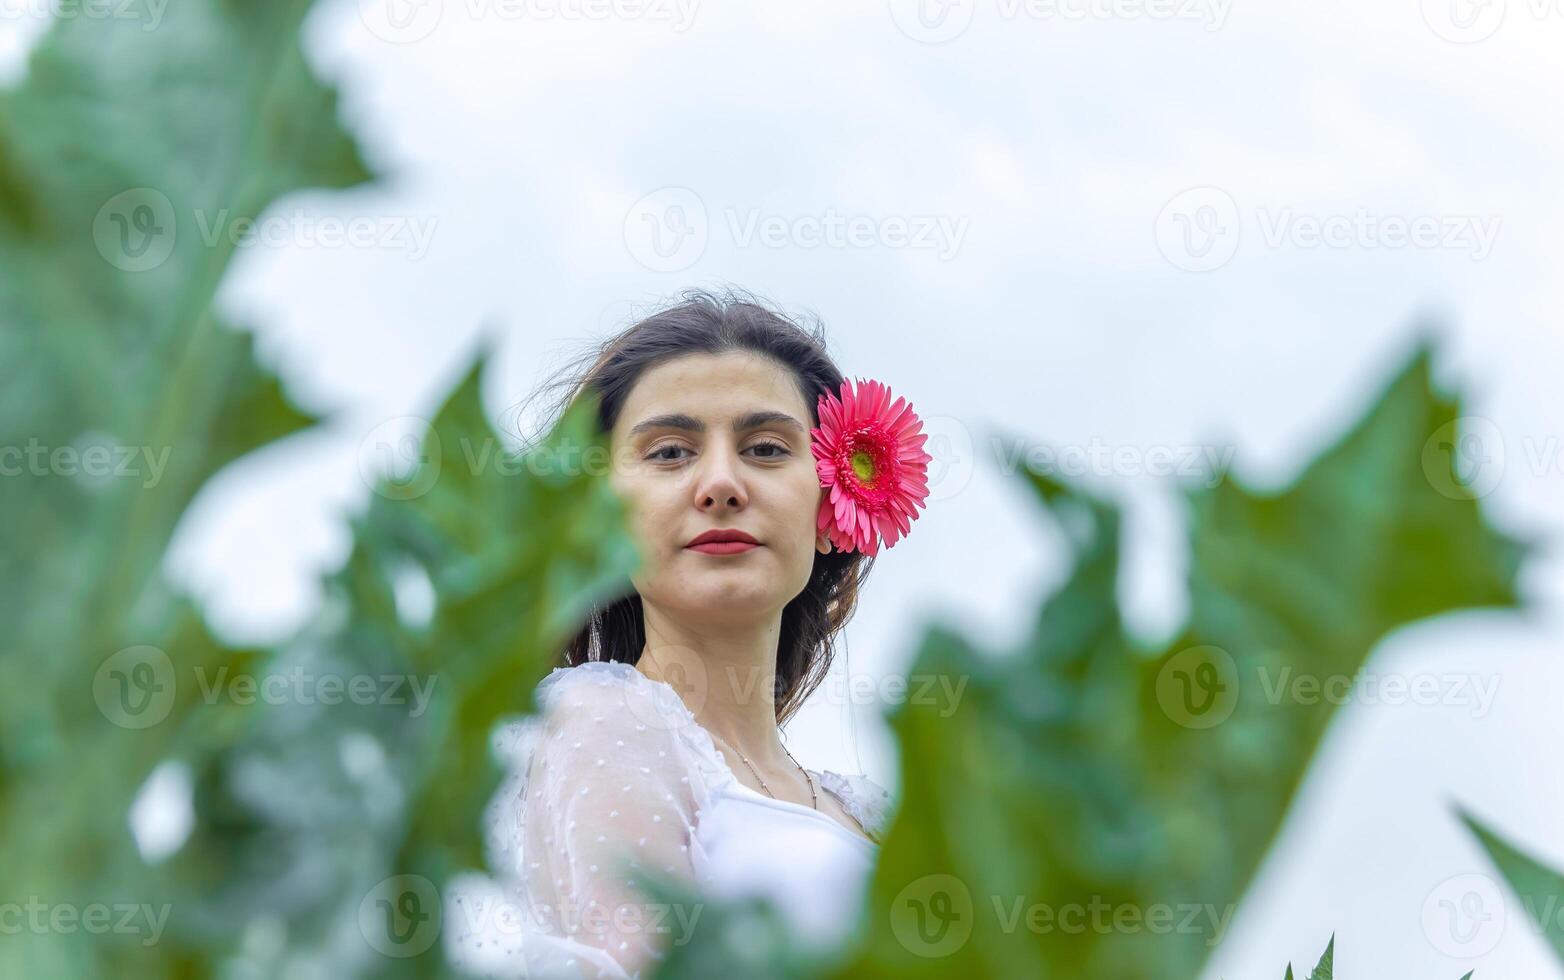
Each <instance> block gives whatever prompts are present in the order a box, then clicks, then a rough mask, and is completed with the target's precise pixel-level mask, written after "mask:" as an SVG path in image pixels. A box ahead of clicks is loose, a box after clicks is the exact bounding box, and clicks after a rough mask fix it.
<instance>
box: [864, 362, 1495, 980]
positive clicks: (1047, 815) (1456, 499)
mask: <svg viewBox="0 0 1564 980" xmlns="http://www.w3.org/2000/svg"><path fill="white" fill-rule="evenodd" d="M1458 416H1459V409H1458V406H1457V405H1456V404H1455V403H1454V402H1453V401H1452V400H1450V399H1448V398H1447V397H1445V396H1443V395H1441V394H1440V393H1438V392H1436V391H1435V390H1434V388H1433V385H1432V381H1431V379H1430V367H1429V356H1428V354H1427V352H1426V351H1425V352H1419V353H1418V354H1417V356H1416V357H1414V358H1413V359H1412V360H1411V362H1410V363H1409V364H1408V365H1407V366H1406V367H1405V369H1404V370H1403V371H1401V372H1400V374H1399V375H1398V376H1397V377H1396V378H1395V379H1394V380H1393V381H1392V382H1391V383H1390V385H1389V386H1388V387H1387V388H1386V390H1385V391H1384V393H1383V394H1382V396H1381V397H1380V398H1379V399H1378V400H1377V403H1376V404H1375V405H1374V407H1373V409H1372V411H1370V412H1369V414H1368V415H1367V416H1366V417H1365V418H1364V419H1363V420H1362V422H1360V423H1359V424H1358V425H1357V426H1355V427H1354V428H1353V429H1352V431H1350V432H1349V433H1347V434H1346V435H1345V436H1343V437H1342V438H1341V440H1340V441H1339V442H1337V443H1336V444H1335V445H1334V446H1333V447H1331V448H1330V449H1329V450H1327V451H1326V452H1325V453H1324V454H1323V455H1322V456H1321V457H1320V458H1319V459H1318V460H1316V461H1315V462H1313V463H1312V464H1311V465H1309V466H1308V468H1307V469H1305V470H1304V471H1303V472H1302V474H1301V475H1300V476H1299V477H1298V478H1297V479H1296V480H1295V481H1294V482H1293V483H1292V484H1291V485H1289V486H1286V487H1284V488H1280V489H1276V490H1260V489H1254V488H1249V487H1244V486H1240V485H1239V484H1237V483H1236V482H1234V481H1233V480H1232V479H1231V478H1228V479H1224V480H1222V481H1221V482H1219V483H1218V484H1217V485H1216V486H1214V487H1213V488H1210V489H1202V488H1194V489H1191V490H1189V491H1188V492H1187V502H1188V509H1189V515H1190V528H1189V534H1190V554H1191V563H1190V569H1189V590H1190V614H1189V621H1188V623H1187V625H1186V626H1185V628H1184V629H1183V631H1182V632H1181V634H1180V635H1179V637H1178V638H1177V640H1176V641H1175V642H1174V643H1172V644H1171V645H1169V646H1168V647H1166V648H1164V649H1161V650H1147V649H1144V648H1143V647H1142V646H1141V645H1140V644H1138V643H1137V642H1135V641H1134V640H1133V638H1131V637H1130V636H1129V635H1128V634H1127V632H1126V630H1125V627H1124V624H1123V622H1122V620H1121V617H1120V613H1119V608H1118V603H1117V599H1116V595H1115V585H1116V581H1117V578H1118V569H1119V564H1118V562H1119V551H1120V526H1121V520H1120V517H1119V510H1118V508H1117V507H1116V506H1115V505H1114V504H1112V503H1111V502H1109V501H1107V500H1103V499H1098V498H1095V497H1092V496H1090V495H1088V494H1086V493H1084V492H1082V491H1079V490H1075V489H1072V488H1070V487H1068V486H1065V485H1064V484H1061V483H1060V482H1058V481H1056V480H1054V479H1053V478H1052V477H1050V476H1048V475H1047V474H1044V473H1038V472H1028V473H1026V474H1025V479H1026V481H1027V483H1028V485H1029V486H1030V487H1031V488H1032V489H1033V490H1034V492H1035V493H1036V495H1037V497H1038V499H1039V501H1040V502H1041V503H1043V504H1044V505H1045V506H1046V507H1047V508H1048V509H1049V510H1050V511H1051V512H1052V513H1053V514H1054V515H1055V516H1056V517H1057V519H1058V523H1059V525H1060V527H1061V528H1062V529H1063V530H1064V531H1065V533H1066V536H1067V538H1068V540H1069V542H1070V545H1069V546H1070V549H1071V551H1072V554H1073V559H1074V568H1073V571H1072V572H1071V574H1070V577H1069V579H1068V581H1067V582H1066V583H1065V585H1064V586H1063V587H1062V589H1061V590H1060V591H1059V592H1058V593H1057V594H1055V595H1054V596H1053V597H1051V598H1050V599H1049V600H1048V601H1047V602H1046V603H1045V604H1044V606H1043V608H1042V610H1041V614H1040V616H1039V619H1038V627H1037V629H1036V631H1035V632H1034V633H1033V635H1032V636H1031V637H1029V638H1028V639H1027V640H1026V641H1025V642H1023V643H1022V644H1021V645H1020V647H1019V648H1018V649H1013V650H1003V651H985V650H980V649H978V648H977V647H975V646H974V645H973V644H971V643H970V642H968V641H967V640H965V639H964V638H963V637H961V636H960V635H959V634H957V633H956V632H955V631H953V630H951V629H948V628H945V627H942V626H935V627H933V628H931V629H930V630H929V632H928V634H927V636H926V637H925V638H924V640H923V643H922V645H921V647H920V649H919V651H918V655H917V658H916V660H915V662H914V666H913V668H912V673H913V675H914V676H915V677H918V678H928V677H934V678H943V679H944V681H945V682H946V684H947V685H948V688H947V689H950V690H955V689H961V690H963V692H964V693H963V694H962V696H961V697H960V698H959V699H958V700H957V703H955V704H954V705H950V704H936V705H928V704H920V703H913V702H909V703H907V704H905V705H901V706H899V708H898V709H897V711H896V712H895V713H894V714H893V716H892V718H891V722H892V726H893V728H894V730H895V732H896V734H897V736H898V738H899V740H900V754H901V759H902V772H901V786H902V794H903V798H902V802H901V805H900V812H899V813H898V815H897V817H896V820H895V822H894V825H893V827H892V828H891V832H890V835H889V838H888V840H887V841H886V843H885V845H884V847H883V849H882V853H881V859H880V865H879V868H878V871H877V875H876V878H875V881H874V884H873V889H872V896H871V904H870V915H869V917H868V921H869V922H870V923H871V931H870V934H869V935H868V936H867V937H866V939H865V941H864V943H863V945H862V947H861V949H860V951H859V954H858V957H857V958H856V959H855V960H854V961H853V962H852V963H851V964H850V966H849V967H847V968H846V969H845V970H843V971H842V974H841V975H844V976H846V975H852V976H879V977H891V976H897V977H904V976H910V977H918V976H926V977H933V976H944V975H947V974H950V973H975V974H979V975H991V976H1022V975H1032V976H1037V975H1042V976H1113V977H1121V978H1145V980H1163V978H1182V977H1189V976H1194V975H1197V974H1198V973H1199V972H1200V970H1201V967H1202V964H1204V962H1205V961H1206V959H1207V957H1208V956H1209V955H1210V952H1211V950H1212V949H1213V948H1214V947H1215V946H1216V945H1217V943H1218V942H1219V941H1220V940H1221V938H1222V936H1223V935H1224V934H1225V930H1226V927H1227V924H1228V922H1229V921H1230V917H1231V915H1232V913H1233V911H1234V909H1235V908H1236V903H1237V902H1238V901H1239V900H1240V898H1241V897H1242V895H1243V893H1244V890H1245V888H1246V887H1247V885H1248V883H1249V881H1250V879H1251V878H1252V876H1253V875H1254V872H1255V869H1256V868H1257V867H1258V865H1259V862H1260V861H1261V859H1262V858H1263V857H1264V855H1265V853H1266V851H1267V850H1268V849H1269V847H1270V846H1271V842H1272V841H1273V839H1274V838H1275V835H1276V833H1277V830H1278V828H1279V827H1280V825H1281V822H1282V820H1283V818H1284V816H1285V814H1286V812H1287V808H1288V806H1289V805H1290V803H1291V801H1292V799H1293V796H1294V794H1295V792H1296V791H1297V787H1298V785H1299V783H1300V782H1301V780H1302V778H1303V775H1304V773H1305V771H1306V770H1307V767H1308V765H1309V762H1310V759H1311V758H1312V757H1313V754H1314V752H1315V750H1316V748H1317V747H1318V744H1319V741H1320V738H1321V737H1322V735H1323V733H1324V731H1325V729H1326V727H1327V725H1328V724H1329V722H1330V720H1331V717H1332V715H1333V714H1334V706H1333V705H1332V704H1331V703H1330V701H1329V700H1328V699H1324V698H1318V699H1313V700H1311V699H1308V698H1302V697H1296V696H1292V695H1291V694H1290V693H1289V691H1290V689H1289V687H1288V683H1289V682H1290V679H1292V678H1296V677H1297V676H1299V675H1307V676H1309V677H1313V678H1315V679H1316V680H1324V679H1327V678H1330V677H1336V676H1339V677H1341V678H1342V679H1343V680H1350V679H1351V678H1353V677H1354V676H1355V675H1356V674H1357V672H1358V671H1359V670H1360V668H1361V667H1362V666H1363V664H1364V662H1365V661H1366V660H1367V658H1368V656H1369V654H1370V653H1371V652H1372V650H1373V649H1374V647H1375V646H1376V645H1377V644H1378V643H1379V642H1380V640H1381V639H1383V638H1384V636H1386V635H1387V634H1388V633H1390V632H1392V631H1394V630H1395V629H1397V628H1399V627H1400V626H1402V625H1404V624H1406V623H1410V622H1413V621H1416V620H1419V619H1423V618H1426V617H1429V616H1434V615H1437V614H1440V613H1443V612H1448V611H1452V610H1457V609H1463V608H1473V607H1482V606H1498V607H1504V606H1512V605H1514V604H1515V602H1516V598H1515V590H1514V579H1515V573H1516V570H1517V568H1518V566H1519V564H1520V562H1521V560H1522V557H1523V553H1524V552H1523V548H1522V547H1521V546H1520V545H1519V544H1518V543H1517V542H1515V541H1513V540H1511V539H1510V538H1508V537H1506V536H1505V535H1503V534H1501V533H1499V532H1496V531H1495V530H1493V529H1492V528H1491V527H1489V526H1488V525H1487V523H1486V522H1485V521H1484V520H1483V518H1482V516H1481V513H1480V511H1479V508H1478V505H1477V502H1476V501H1475V500H1474V499H1473V498H1472V497H1471V496H1470V495H1469V494H1468V493H1466V492H1465V490H1464V487H1463V486H1462V485H1461V484H1459V483H1458V482H1453V481H1452V480H1451V479H1450V478H1449V472H1450V471H1449V470H1447V469H1442V468H1441V467H1447V466H1449V465H1450V459H1449V452H1450V448H1451V447H1450V446H1449V444H1448V443H1449V442H1450V440H1448V439H1443V438H1442V437H1441V435H1440V434H1441V433H1448V432H1450V431H1451V430H1452V426H1453V424H1454V423H1455V420H1456V418H1457V417H1458ZM962 685H965V686H964V687H962ZM1277 692H1280V693H1279V694H1278V693H1277ZM1116 917H1117V918H1116ZM1071 923H1074V924H1075V925H1076V926H1077V928H1071V929H1067V928H1065V926H1066V925H1069V924H1071Z"/></svg>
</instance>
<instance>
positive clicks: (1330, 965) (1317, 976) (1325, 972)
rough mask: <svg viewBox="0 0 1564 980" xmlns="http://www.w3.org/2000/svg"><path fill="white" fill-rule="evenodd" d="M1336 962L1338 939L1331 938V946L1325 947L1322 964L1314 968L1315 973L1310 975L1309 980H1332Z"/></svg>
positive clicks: (1321, 958)
mask: <svg viewBox="0 0 1564 980" xmlns="http://www.w3.org/2000/svg"><path fill="white" fill-rule="evenodd" d="M1335 962H1336V937H1335V936H1332V937H1330V945H1328V946H1326V947H1325V954H1324V955H1323V956H1321V957H1320V962H1319V963H1317V964H1316V965H1315V967H1314V972H1313V973H1311V974H1309V980H1331V971H1332V970H1333V969H1334V967H1335Z"/></svg>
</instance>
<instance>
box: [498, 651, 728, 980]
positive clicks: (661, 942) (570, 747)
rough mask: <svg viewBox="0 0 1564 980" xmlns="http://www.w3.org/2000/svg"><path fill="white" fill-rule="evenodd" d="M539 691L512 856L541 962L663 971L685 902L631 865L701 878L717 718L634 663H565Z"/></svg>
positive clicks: (578, 970)
mask: <svg viewBox="0 0 1564 980" xmlns="http://www.w3.org/2000/svg"><path fill="white" fill-rule="evenodd" d="M632 675H634V676H632ZM669 699H672V700H671V702H670V701H669ZM539 701H540V708H541V719H540V721H541V725H540V727H538V729H537V730H536V734H535V739H534V741H533V743H532V751H531V753H530V759H529V760H528V761H527V768H526V774H525V779H524V782H523V785H522V788H521V791H520V800H519V804H520V805H519V811H518V813H517V821H518V827H517V832H518V841H517V842H518V844H519V847H518V848H517V852H516V853H515V854H514V855H513V860H515V861H516V862H517V865H518V866H517V867H516V868H514V870H515V871H516V873H517V875H518V877H519V880H520V883H521V887H522V891H523V893H524V894H525V896H526V902H527V906H528V913H529V915H528V917H529V919H530V920H531V922H530V923H529V929H530V930H532V932H531V934H529V935H527V936H525V937H524V939H523V953H524V955H525V959H526V963H527V966H528V968H529V972H531V974H532V975H534V976H582V977H599V976H602V977H626V976H629V977H634V976H637V975H638V974H639V973H640V972H641V971H643V970H644V971H645V972H646V973H650V972H651V969H650V967H651V966H652V965H653V962H654V961H655V960H656V959H659V958H661V956H662V954H663V952H664V951H665V949H666V948H667V944H668V942H669V941H670V938H671V936H672V935H677V934H678V933H679V932H680V923H679V921H678V917H677V914H676V913H677V912H678V911H679V910H670V909H667V908H666V907H664V906H660V905H655V904H653V903H652V902H650V900H649V899H648V898H647V897H646V896H645V895H643V894H642V892H641V891H640V889H638V888H637V887H636V886H635V885H634V883H633V882H632V881H631V879H630V872H631V870H632V869H634V868H642V869H646V870H649V871H657V872H663V873H666V874H671V875H674V876H676V877H679V878H681V879H684V880H686V881H690V882H691V883H694V884H697V885H698V884H699V883H698V882H695V881H694V879H695V874H696V871H695V869H696V868H697V867H698V866H699V863H698V860H697V855H696V853H695V851H696V850H697V849H698V848H699V844H698V842H697V840H696V837H695V829H696V827H697V825H698V823H699V821H700V818H701V814H702V811H703V809H704V808H705V807H706V806H707V805H708V804H709V803H710V802H711V800H712V798H713V795H714V788H713V787H712V786H711V785H710V783H711V781H712V780H711V777H712V775H713V774H715V773H716V770H714V769H713V768H712V767H711V759H709V758H707V757H706V755H705V753H706V752H707V751H709V752H710V753H711V755H712V756H713V757H715V749H714V748H711V747H710V746H709V736H707V743H708V744H706V745H702V744H701V743H700V740H699V734H703V733H704V730H702V729H700V728H698V726H695V725H694V723H693V719H692V718H690V716H689V713H688V710H687V709H686V708H685V707H684V705H683V703H682V702H681V701H680V700H679V698H678V695H677V694H675V693H674V691H673V690H672V688H669V687H668V686H667V685H664V684H659V683H657V682H654V681H651V680H650V679H648V678H646V677H645V676H644V675H641V674H640V673H639V672H638V671H636V670H635V668H634V667H633V666H631V665H629V664H619V663H614V664H608V663H603V664H596V663H594V664H584V665H581V666H578V667H574V668H563V669H561V670H558V671H556V672H555V673H554V675H551V677H549V678H547V679H546V680H545V682H544V683H543V684H540V685H539ZM719 764H720V763H719ZM722 771H724V772H725V771H727V770H726V767H725V766H723V770H722Z"/></svg>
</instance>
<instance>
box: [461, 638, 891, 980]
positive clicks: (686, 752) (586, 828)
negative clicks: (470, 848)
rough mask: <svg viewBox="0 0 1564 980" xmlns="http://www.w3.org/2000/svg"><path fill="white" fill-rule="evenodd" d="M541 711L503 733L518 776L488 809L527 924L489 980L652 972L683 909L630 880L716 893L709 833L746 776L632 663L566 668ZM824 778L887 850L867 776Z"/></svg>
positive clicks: (674, 697) (877, 798) (507, 939)
mask: <svg viewBox="0 0 1564 980" xmlns="http://www.w3.org/2000/svg"><path fill="white" fill-rule="evenodd" d="M537 701H538V705H539V714H538V715H537V716H534V717H530V718H527V719H524V720H522V721H519V722H515V723H513V724H511V725H508V726H506V728H505V730H504V731H503V733H502V736H501V739H502V743H504V744H502V745H501V746H500V748H501V750H502V752H503V751H504V750H505V748H506V746H507V745H508V747H509V751H510V756H511V761H512V763H513V769H512V775H511V778H510V780H509V781H508V783H507V784H506V785H505V786H504V787H502V790H501V793H500V795H499V796H498V797H497V798H496V803H495V809H494V810H493V811H491V821H492V823H491V827H492V835H491V842H490V843H491V852H492V853H493V854H494V855H495V857H496V862H495V864H496V867H498V868H500V869H501V870H502V871H505V872H509V876H510V879H511V880H510V881H509V885H510V889H509V890H510V893H511V896H512V898H511V901H514V902H515V904H516V905H517V907H518V909H519V912H520V915H519V917H518V918H519V922H518V923H516V924H515V926H514V927H513V928H512V929H510V930H509V933H508V934H507V935H505V936H504V937H503V941H502V942H501V943H499V944H498V945H500V946H501V947H502V948H499V949H496V948H493V947H494V946H495V945H496V944H495V943H493V942H492V941H491V942H490V948H489V949H488V950H487V951H486V953H487V955H486V956H484V957H482V959H483V960H484V961H485V962H486V963H487V965H488V966H489V967H490V969H489V970H488V971H487V972H488V973H489V975H491V976H502V975H509V976H531V977H556V976H564V977H587V978H595V977H631V978H633V977H640V976H649V975H650V974H651V973H652V972H654V967H655V963H656V961H657V960H658V959H660V958H661V956H662V955H663V950H664V944H665V943H666V942H667V941H668V939H667V936H668V931H669V930H668V927H669V926H670V925H672V924H673V919H672V915H673V914H674V913H672V912H670V911H669V910H667V909H666V908H665V907H663V906H661V905H659V904H657V903H654V902H652V901H651V900H650V899H649V898H648V897H647V896H645V895H643V894H642V892H641V891H640V890H639V889H638V888H637V887H636V886H635V885H634V884H633V883H632V881H631V879H630V873H631V871H632V870H633V869H637V868H640V869H644V870H646V871H649V872H661V873H662V874H664V875H671V876H675V877H677V878H679V879H681V880H683V881H686V882H689V883H691V884H692V885H693V886H694V887H696V888H697V889H698V890H707V886H709V885H710V884H711V879H710V875H709V874H708V875H706V879H707V880H705V881H700V880H697V877H698V876H697V873H696V870H695V869H697V868H710V867H711V866H712V860H711V855H708V854H706V853H704V851H703V844H702V838H701V835H700V834H699V833H698V831H699V829H700V826H701V820H702V817H703V816H704V815H706V813H707V812H708V811H709V810H710V809H711V808H712V807H713V806H715V805H716V804H717V802H718V801H719V800H720V799H721V798H722V796H723V791H724V790H725V789H727V788H729V786H730V784H732V783H734V782H736V779H735V777H734V775H733V772H732V770H731V769H730V768H729V767H728V765H727V763H726V762H725V761H724V759H723V758H722V756H721V755H720V754H719V753H718V752H717V749H716V747H715V745H714V744H713V742H712V739H711V736H710V734H709V733H708V732H707V731H706V730H705V729H704V728H702V727H701V726H700V725H699V724H697V723H696V722H695V719H694V717H693V716H692V715H691V714H690V712H689V709H688V708H687V707H685V705H684V702H683V701H682V700H681V699H680V698H679V695H678V694H677V693H676V692H675V691H674V690H673V688H671V687H669V686H668V685H667V684H664V683H662V682H660V681H654V680H652V679H651V678H648V677H646V676H645V675H644V674H642V673H641V672H640V671H638V670H636V669H635V667H634V666H633V665H631V664H623V663H614V662H603V663H587V664H581V665H579V666H576V667H562V668H558V669H556V670H555V671H554V672H553V673H552V674H550V675H549V676H548V677H546V678H544V680H543V681H542V682H541V683H540V684H539V685H538V692H537ZM818 776H819V780H820V784H821V785H822V787H824V788H825V789H826V790H828V791H830V792H832V793H833V794H835V795H836V796H837V798H838V799H839V800H840V801H841V802H842V808H843V809H844V810H846V811H847V812H848V813H849V814H850V815H851V816H852V817H853V818H854V819H855V820H857V821H858V822H859V824H860V825H861V826H862V827H863V828H864V829H865V830H866V831H867V832H868V833H869V834H870V836H871V837H873V838H875V839H876V840H878V839H879V837H880V836H881V835H882V834H883V831H884V826H885V822H886V818H887V815H888V812H889V802H890V801H889V797H888V795H887V794H886V793H885V791H884V790H883V789H881V788H880V787H878V786H877V785H875V784H874V783H872V782H871V781H869V780H868V779H867V778H865V777H862V776H841V775H838V774H836V773H832V772H823V773H819V774H818ZM465 941H469V942H477V941H480V940H477V939H476V938H474V937H469V938H468V939H467V940H465ZM456 942H457V944H458V945H461V944H462V943H463V942H464V940H463V939H462V938H460V937H458V939H457V940H456ZM457 952H458V959H459V960H460V959H462V957H461V956H460V952H461V951H460V950H458V951H457ZM496 960H498V962H496ZM472 965H478V964H476V963H474V964H472Z"/></svg>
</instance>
